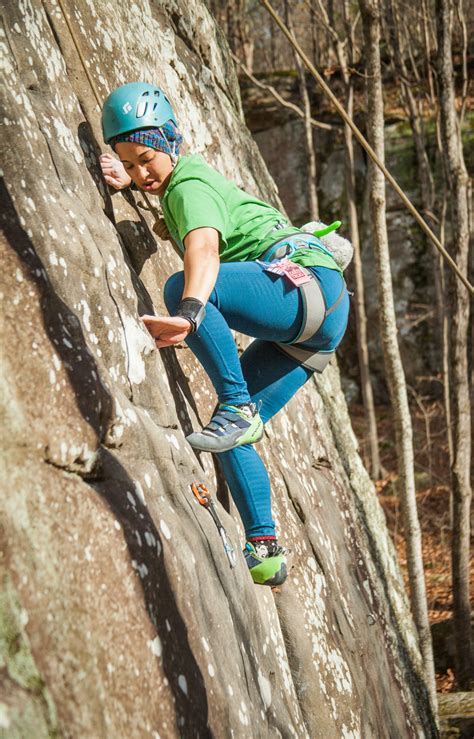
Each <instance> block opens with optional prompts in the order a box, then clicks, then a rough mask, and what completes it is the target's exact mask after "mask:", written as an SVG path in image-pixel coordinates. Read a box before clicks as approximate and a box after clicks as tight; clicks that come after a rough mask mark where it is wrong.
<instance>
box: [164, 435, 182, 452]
mask: <svg viewBox="0 0 474 739" xmlns="http://www.w3.org/2000/svg"><path fill="white" fill-rule="evenodd" d="M166 441H169V443H170V444H172V445H173V446H174V448H175V449H178V450H179V448H180V447H179V441H178V439H177V438H176V436H175V435H174V434H169V435H168V434H166Z"/></svg>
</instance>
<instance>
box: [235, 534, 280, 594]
mask: <svg viewBox="0 0 474 739" xmlns="http://www.w3.org/2000/svg"><path fill="white" fill-rule="evenodd" d="M243 552H244V557H245V561H246V563H247V567H248V568H249V570H250V574H251V575H252V579H253V581H254V583H256V584H257V585H270V586H274V585H282V584H283V583H284V582H285V580H286V578H287V577H288V570H287V554H288V550H287V549H285V548H284V547H280V546H278V543H277V541H276V539H269V540H264V539H260V540H258V541H248V542H247V543H246V544H245V549H244V550H243Z"/></svg>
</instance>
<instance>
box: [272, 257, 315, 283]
mask: <svg viewBox="0 0 474 739" xmlns="http://www.w3.org/2000/svg"><path fill="white" fill-rule="evenodd" d="M264 270H265V271H266V272H273V273H274V274H276V275H282V276H284V277H287V278H288V280H289V281H290V282H291V283H292V284H293V285H296V287H298V286H299V285H304V284H305V283H306V282H311V280H312V279H314V278H313V275H312V274H311V273H310V272H307V271H306V270H304V269H303V268H302V267H301V266H300V265H299V264H295V263H294V262H290V260H289V259H284V260H282V261H281V262H270V263H269V264H265V266H264Z"/></svg>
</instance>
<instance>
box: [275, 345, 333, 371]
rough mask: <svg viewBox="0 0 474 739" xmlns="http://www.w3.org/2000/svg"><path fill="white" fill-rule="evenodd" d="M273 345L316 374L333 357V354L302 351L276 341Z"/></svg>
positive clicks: (298, 347)
mask: <svg viewBox="0 0 474 739" xmlns="http://www.w3.org/2000/svg"><path fill="white" fill-rule="evenodd" d="M273 343H274V346H276V347H277V348H278V349H280V351H282V352H283V353H284V354H288V356H290V357H291V358H292V359H296V361H297V362H299V364H302V365H303V367H306V368H307V369H310V370H315V371H316V372H322V371H323V369H324V368H325V367H326V365H327V364H329V361H330V359H331V357H333V356H334V352H313V351H312V350H311V349H303V347H301V346H298V345H297V344H280V343H279V342H276V341H275V342H273Z"/></svg>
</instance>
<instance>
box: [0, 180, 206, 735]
mask: <svg viewBox="0 0 474 739" xmlns="http://www.w3.org/2000/svg"><path fill="white" fill-rule="evenodd" d="M0 202H1V204H2V210H1V216H0V219H1V223H2V227H3V231H4V234H5V237H6V240H7V242H8V244H9V245H10V247H11V248H12V249H13V250H14V251H15V252H16V254H17V255H18V257H19V259H20V260H21V262H22V266H23V269H24V274H25V277H26V279H28V280H29V281H30V283H34V284H35V285H36V287H37V290H38V293H39V296H40V305H41V311H42V314H43V321H44V326H43V328H44V331H45V334H46V336H47V337H48V339H49V341H50V342H51V343H52V345H53V346H54V347H55V350H56V352H57V353H58V355H59V356H60V358H61V360H62V362H63V364H64V367H65V368H66V371H67V374H68V380H69V382H70V385H71V387H72V388H73V389H74V391H75V396H76V400H77V407H78V410H79V412H80V413H81V415H82V416H83V418H84V419H85V421H86V422H87V423H88V424H90V426H92V428H93V429H94V431H95V432H96V434H97V436H98V439H99V441H100V443H101V444H102V446H101V448H100V449H99V453H98V455H97V461H96V464H95V465H94V468H93V469H92V470H90V469H88V470H87V472H86V471H84V473H83V474H81V471H80V470H79V471H78V469H77V467H75V468H74V470H72V471H73V472H74V473H76V474H79V475H80V476H81V477H83V479H84V480H85V482H86V484H89V485H91V487H92V488H93V489H94V490H95V491H96V492H97V493H98V494H100V495H101V496H102V498H103V499H104V500H105V501H106V503H107V505H108V506H109V508H110V509H111V511H112V512H113V514H114V516H116V517H117V518H118V520H119V521H120V523H121V525H122V528H123V532H124V536H125V540H126V543H127V547H128V550H129V555H130V558H131V560H132V562H135V563H136V565H135V567H136V569H137V570H138V574H139V576H140V583H141V587H142V589H143V595H144V599H145V603H146V608H147V611H148V614H149V617H150V619H151V621H152V623H153V625H154V627H155V629H156V630H157V632H158V636H159V638H160V640H161V643H162V659H163V670H164V672H165V675H166V677H167V679H168V681H169V684H170V686H171V689H172V691H173V694H174V697H175V699H176V707H177V713H178V716H179V726H178V731H179V734H180V735H181V736H186V737H191V736H192V737H199V738H201V737H208V736H211V734H210V731H209V729H208V726H207V720H208V704H207V697H206V691H205V685H204V681H203V677H202V674H201V672H200V669H199V666H198V664H197V662H196V660H195V658H194V655H193V653H192V650H191V647H190V645H189V641H188V638H187V629H186V624H185V623H184V621H183V619H182V617H181V615H180V613H179V610H178V606H177V603H176V599H175V596H174V592H173V587H172V583H171V582H170V580H169V577H168V574H167V571H166V568H165V566H164V562H163V552H162V542H161V538H160V535H159V533H158V530H157V528H156V526H155V523H154V521H153V519H152V517H151V515H150V513H149V511H148V509H147V508H146V506H145V505H143V504H142V503H141V502H140V501H139V500H138V499H137V496H136V493H135V485H134V483H133V480H132V479H131V478H130V476H129V475H128V473H127V471H126V469H125V468H124V467H123V466H122V465H121V464H120V462H119V461H118V460H117V459H116V457H115V456H114V455H113V454H112V453H111V452H110V451H109V450H108V449H106V448H105V446H103V439H104V438H105V435H106V432H107V429H108V427H109V425H110V423H111V418H112V413H113V399H112V397H111V395H110V394H109V392H108V391H107V389H106V388H105V387H104V385H103V384H102V383H101V381H100V374H99V368H98V366H97V364H96V362H95V359H94V357H93V355H92V353H91V352H90V351H89V349H88V347H87V344H86V342H85V338H84V334H83V331H82V326H81V323H80V321H79V319H78V318H77V316H76V315H75V314H74V313H73V311H72V310H71V309H70V308H69V307H68V306H67V305H66V303H64V301H63V300H62V299H61V298H60V297H59V296H58V295H57V294H56V293H55V291H54V288H53V286H52V284H51V282H50V280H49V277H48V275H47V272H46V271H45V269H44V267H43V264H42V262H41V260H40V258H39V257H38V255H37V254H36V251H35V248H34V245H33V244H32V242H31V241H30V239H29V237H28V235H27V234H26V232H25V231H24V230H23V228H22V226H21V225H20V223H19V220H18V216H17V214H16V212H15V209H14V207H13V203H12V201H11V198H10V195H9V193H8V191H7V189H6V187H5V183H4V182H3V180H2V182H1V190H0ZM38 330H40V329H38ZM64 339H66V341H64ZM64 469H67V468H66V467H65V468H64ZM132 500H133V501H134V502H133V503H132ZM137 534H138V535H139V537H140V541H141V542H142V544H141V545H140V544H139V542H138V537H137ZM148 542H151V544H152V546H147V545H146V544H147V543H148ZM166 621H168V623H169V624H170V625H171V629H170V630H168V629H167V627H166ZM181 675H184V676H185V678H186V683H187V686H188V690H187V695H186V694H185V693H184V692H183V690H182V689H181V687H180V685H179V682H178V680H179V677H180V676H181Z"/></svg>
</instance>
